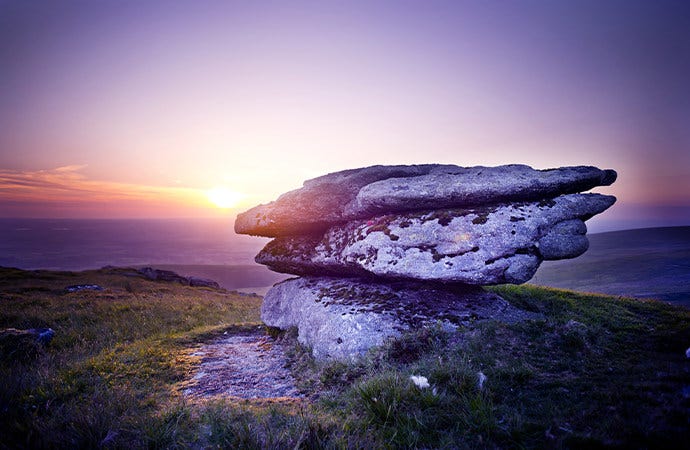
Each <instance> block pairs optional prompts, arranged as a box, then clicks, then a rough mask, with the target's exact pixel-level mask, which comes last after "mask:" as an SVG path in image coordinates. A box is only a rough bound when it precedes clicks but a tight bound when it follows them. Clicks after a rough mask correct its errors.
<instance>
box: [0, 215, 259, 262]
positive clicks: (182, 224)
mask: <svg viewBox="0 0 690 450" xmlns="http://www.w3.org/2000/svg"><path fill="white" fill-rule="evenodd" d="M232 226H233V224H232V221H231V220H228V219H221V218H204V219H201V218H198V219H136V220H120V219H117V220H91V219H0V266H4V267H16V268H20V269H51V270H86V269H98V268H101V267H104V266H142V265H232V266H234V265H253V264H255V263H254V256H255V255H256V253H257V252H258V251H259V250H260V249H261V248H262V247H263V246H264V245H265V244H266V242H268V239H266V238H256V237H251V236H243V235H237V234H235V232H234V231H233V229H232Z"/></svg>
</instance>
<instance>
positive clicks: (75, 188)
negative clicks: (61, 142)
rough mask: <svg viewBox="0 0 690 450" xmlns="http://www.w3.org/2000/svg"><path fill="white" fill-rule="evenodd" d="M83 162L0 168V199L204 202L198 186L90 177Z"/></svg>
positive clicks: (56, 201)
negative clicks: (40, 167) (52, 166)
mask: <svg viewBox="0 0 690 450" xmlns="http://www.w3.org/2000/svg"><path fill="white" fill-rule="evenodd" d="M84 168H86V166H83V165H70V166H64V167H57V168H55V169H50V170H37V171H14V170H5V169H0V198H1V199H2V200H4V201H22V202H40V203H46V202H48V203H52V202H55V203H60V202H66V201H69V202H73V201H80V202H84V203H93V202H113V201H118V202H121V201H133V202H156V203H160V202H164V203H176V204H185V203H198V202H200V201H205V196H204V192H203V191H202V190H200V189H194V188H185V187H179V186H174V187H173V186H146V185H137V184H128V183H118V182H110V181H100V180H92V179H89V178H88V177H87V176H86V175H84V174H83V173H81V171H82V170H83V169H84Z"/></svg>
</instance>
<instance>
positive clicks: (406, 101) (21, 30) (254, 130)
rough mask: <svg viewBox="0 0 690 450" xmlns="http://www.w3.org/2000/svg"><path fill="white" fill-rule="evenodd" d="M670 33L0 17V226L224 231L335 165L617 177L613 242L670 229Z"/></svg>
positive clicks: (237, 11) (79, 11) (675, 154)
mask: <svg viewBox="0 0 690 450" xmlns="http://www.w3.org/2000/svg"><path fill="white" fill-rule="evenodd" d="M687 17H689V15H688V11H687V7H686V5H684V3H683V2H677V3H669V2H664V1H662V2H646V3H644V2H643V3H635V5H634V6H631V5H628V4H627V3H626V2H621V3H619V2H615V1H614V2H605V3H601V2H595V1H588V0H585V1H582V2H573V3H564V2H550V1H536V2H527V3H525V2H500V3H493V2H444V1H431V2H412V3H407V2H406V3H404V4H400V3H399V2H385V1H384V2H364V1H362V2H359V1H352V2H344V3H343V2H339V3H332V2H303V1H299V0H298V1H295V2H288V3H284V4H283V3H277V4H271V5H270V6H269V5H262V4H259V3H253V2H219V1H203V2H186V1H180V2H177V1H175V2H172V3H170V2H163V1H157V0H148V1H138V2H129V1H123V2H120V1H103V2H92V1H82V0H77V1H70V2H63V1H55V2H40V3H39V4H35V3H33V2H23V1H17V0H11V1H8V2H0V67H1V68H2V70H0V98H1V99H2V101H1V102H0V216H2V217H53V216H55V215H56V214H57V215H59V216H61V217H76V218H78V217H94V216H99V217H131V216H136V217H147V216H148V217H180V216H184V217H197V216H199V215H202V216H203V215H209V216H214V215H220V214H224V215H226V216H228V217H231V216H232V215H233V212H237V211H240V210H242V209H246V208H249V207H251V206H253V205H255V204H259V203H266V202H268V201H271V200H273V199H275V198H276V197H277V196H278V195H279V194H281V193H282V192H286V191H289V190H291V189H295V188H298V187H300V185H301V184H302V182H303V181H304V180H307V179H309V178H312V177H315V176H319V175H322V174H325V173H329V172H335V171H339V170H343V169H348V168H356V167H363V166H369V165H375V164H416V163H447V164H458V165H462V166H472V165H489V166H493V165H500V164H509V163H524V164H529V165H531V166H533V167H535V168H550V167H558V166H565V165H580V164H586V165H595V166H598V167H603V168H613V169H615V170H617V171H618V173H619V177H618V181H617V182H616V183H615V185H614V186H612V187H610V188H605V189H600V190H599V192H602V193H606V194H613V195H616V196H617V197H618V198H619V202H618V203H617V204H616V206H614V207H613V208H612V209H611V211H610V212H609V213H608V214H607V215H606V217H605V218H603V219H602V220H608V221H611V222H610V223H611V225H610V227H614V222H615V223H616V225H615V227H618V226H622V227H630V226H638V225H640V224H643V223H647V222H648V221H649V220H657V219H659V217H658V216H654V217H652V216H650V215H648V213H646V212H645V211H649V210H650V209H649V208H650V207H655V206H658V205H665V207H666V208H665V209H664V211H665V213H664V214H665V216H664V217H662V218H661V220H662V222H664V223H675V224H677V223H687V222H690V151H688V149H689V148H690V134H689V132H688V130H690V126H688V122H687V118H688V117H690V110H688V105H690V98H689V96H690V91H689V90H688V89H687V79H690V67H688V66H689V65H690V62H689V61H690V36H688V33H689V32H688V30H689V29H690V27H688V26H686V25H687V24H686V23H685V22H686V21H687ZM214 187H227V189H228V191H222V190H218V191H216V190H215V188H214ZM210 188H214V189H212V190H211V191H209V189H210ZM218 189H220V188H218ZM238 192H241V193H243V194H244V195H243V196H241V197H240V196H238V195H235V194H236V193H238ZM598 220H599V219H598V218H595V219H594V220H593V222H592V223H593V224H595V225H596V223H597V221H598ZM619 224H620V225H619Z"/></svg>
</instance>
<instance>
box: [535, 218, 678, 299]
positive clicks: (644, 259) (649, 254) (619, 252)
mask: <svg viewBox="0 0 690 450" xmlns="http://www.w3.org/2000/svg"><path fill="white" fill-rule="evenodd" d="M589 241H590V246H589V250H587V252H586V253H585V254H584V255H582V256H580V257H578V258H576V259H572V260H562V261H545V262H544V263H543V264H542V266H541V267H540V268H539V270H538V271H537V274H536V275H535V276H534V278H532V280H530V283H532V284H537V285H542V286H552V287H558V288H565V289H573V290H577V291H583V292H598V293H602V294H609V295H623V296H630V297H637V298H656V299H659V300H665V301H670V302H674V303H677V304H682V305H684V306H688V307H690V227H670V228H644V229H639V230H626V231H613V232H609V233H599V234H592V235H590V236H589Z"/></svg>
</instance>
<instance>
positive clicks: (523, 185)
mask: <svg viewBox="0 0 690 450" xmlns="http://www.w3.org/2000/svg"><path fill="white" fill-rule="evenodd" d="M615 180H616V172H615V171H613V170H600V169H598V168H596V167H590V166H575V167H561V168H559V169H548V170H534V169H532V168H531V167H529V166H525V165H521V164H511V165H506V166H498V167H482V166H478V167H458V168H455V169H445V170H433V171H431V173H429V174H426V175H421V176H416V177H410V178H404V179H402V178H389V179H386V180H382V181H377V182H375V183H371V184H368V185H366V186H364V187H362V189H360V191H359V192H358V193H357V197H356V198H355V199H354V200H353V201H352V202H351V203H350V204H348V205H347V207H346V208H345V214H344V215H345V216H346V217H370V216H373V215H376V214H385V213H388V212H396V211H410V210H425V209H443V208H457V207H464V206H473V205H482V204H492V203H500V202H513V201H526V200H541V199H545V198H552V197H556V196H558V195H562V194H574V193H578V192H584V191H588V190H590V189H592V188H593V187H596V186H602V185H604V186H607V185H610V184H611V183H613V182H614V181H615Z"/></svg>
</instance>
